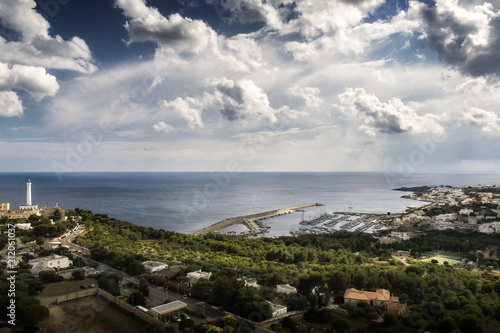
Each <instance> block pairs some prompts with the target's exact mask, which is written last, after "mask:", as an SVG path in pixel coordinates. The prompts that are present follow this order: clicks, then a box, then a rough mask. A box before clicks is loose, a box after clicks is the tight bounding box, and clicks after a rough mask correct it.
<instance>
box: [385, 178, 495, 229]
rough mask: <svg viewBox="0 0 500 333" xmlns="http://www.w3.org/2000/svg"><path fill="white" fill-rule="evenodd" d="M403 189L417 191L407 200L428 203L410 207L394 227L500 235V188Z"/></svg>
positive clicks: (397, 218) (408, 196)
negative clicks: (456, 230)
mask: <svg viewBox="0 0 500 333" xmlns="http://www.w3.org/2000/svg"><path fill="white" fill-rule="evenodd" d="M399 190H404V191H412V190H415V192H413V193H411V194H408V195H404V196H403V197H405V198H408V199H412V200H418V201H423V202H427V203H426V204H424V205H422V206H418V207H412V208H408V209H407V211H406V212H405V213H403V214H401V216H399V217H395V218H393V219H392V224H393V227H408V228H418V229H420V230H425V229H427V228H432V229H438V230H446V229H459V230H464V231H477V232H480V233H485V234H492V233H500V215H499V214H500V210H499V207H500V187H498V186H495V185H494V186H481V185H479V186H453V187H451V186H435V187H423V188H403V189H399Z"/></svg>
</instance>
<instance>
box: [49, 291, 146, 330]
mask: <svg viewBox="0 0 500 333" xmlns="http://www.w3.org/2000/svg"><path fill="white" fill-rule="evenodd" d="M145 326H147V324H146V323H144V322H143V321H141V320H140V319H138V318H137V317H136V316H134V315H132V314H130V313H128V312H126V311H124V310H122V309H120V308H119V307H118V306H117V305H115V304H113V303H111V302H109V301H107V300H105V299H104V298H102V297H99V296H89V297H84V298H80V299H77V300H72V301H68V302H64V303H60V304H58V305H55V306H51V307H50V316H49V318H47V319H45V320H44V321H42V322H41V323H40V328H42V329H43V330H44V332H54V333H58V332H71V333H79V332H82V333H89V332H92V333H96V332H106V333H115V332H116V333H137V332H141V331H142V330H143V329H144V327H145Z"/></svg>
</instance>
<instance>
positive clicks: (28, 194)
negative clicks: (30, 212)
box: [26, 179, 31, 206]
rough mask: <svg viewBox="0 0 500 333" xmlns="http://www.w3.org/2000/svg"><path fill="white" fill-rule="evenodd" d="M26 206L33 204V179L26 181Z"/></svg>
mask: <svg viewBox="0 0 500 333" xmlns="http://www.w3.org/2000/svg"><path fill="white" fill-rule="evenodd" d="M26 206H31V180H29V179H28V182H27V183H26Z"/></svg>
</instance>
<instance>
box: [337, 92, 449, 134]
mask: <svg viewBox="0 0 500 333" xmlns="http://www.w3.org/2000/svg"><path fill="white" fill-rule="evenodd" d="M338 98H339V101H340V109H341V111H342V112H343V113H344V114H346V115H347V116H348V117H350V118H359V119H361V120H363V122H364V124H363V125H361V126H360V127H359V129H360V130H363V131H364V132H365V133H367V134H368V135H372V136H375V135H376V134H377V133H387V134H399V133H405V132H407V133H425V132H435V133H442V132H443V128H442V127H441V125H439V124H438V123H437V122H436V120H435V118H436V117H434V116H432V115H429V114H427V115H424V116H419V115H418V114H417V113H416V112H415V110H413V109H412V108H410V107H408V106H406V105H405V104H404V103H403V102H402V101H401V100H400V99H398V98H392V99H390V100H389V102H387V103H384V102H381V101H380V100H379V99H378V97H377V96H375V95H372V94H367V93H366V92H365V90H364V89H363V88H356V89H353V88H346V90H345V91H344V93H342V94H340V95H339V96H338Z"/></svg>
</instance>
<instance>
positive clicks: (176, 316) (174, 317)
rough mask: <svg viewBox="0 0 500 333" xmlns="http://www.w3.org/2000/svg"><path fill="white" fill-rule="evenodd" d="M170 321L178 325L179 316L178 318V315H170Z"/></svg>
mask: <svg viewBox="0 0 500 333" xmlns="http://www.w3.org/2000/svg"><path fill="white" fill-rule="evenodd" d="M172 320H173V321H175V322H176V323H178V322H180V321H181V318H179V316H178V315H176V314H173V315H172Z"/></svg>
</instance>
